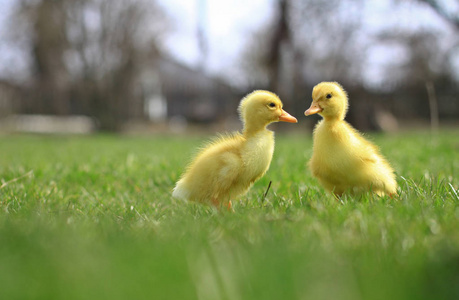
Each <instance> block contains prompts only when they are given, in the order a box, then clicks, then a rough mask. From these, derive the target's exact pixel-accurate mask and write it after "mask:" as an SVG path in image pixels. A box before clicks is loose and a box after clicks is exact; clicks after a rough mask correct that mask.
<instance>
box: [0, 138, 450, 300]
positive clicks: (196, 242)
mask: <svg viewBox="0 0 459 300" xmlns="http://www.w3.org/2000/svg"><path fill="white" fill-rule="evenodd" d="M458 136H459V132H458V131H457V130H456V131H443V132H440V134H439V135H438V136H436V137H435V139H433V140H432V138H431V136H430V134H429V133H422V132H418V133H400V134H397V135H385V136H382V135H377V136H372V137H371V139H372V140H373V141H375V142H376V143H377V144H378V145H379V146H380V147H381V150H382V152H383V153H384V154H385V156H386V157H387V158H388V159H389V160H390V161H391V162H392V164H393V166H394V168H395V169H396V170H397V173H398V182H399V185H400V187H401V192H400V194H399V195H398V196H396V197H394V198H393V199H391V198H388V197H383V198H378V197H376V196H372V195H365V196H363V197H361V198H359V199H355V198H351V197H344V198H343V199H341V201H336V200H335V199H333V197H331V196H330V195H328V194H327V193H325V192H324V190H323V189H322V188H320V187H319V186H318V184H317V182H316V181H315V180H314V179H313V178H312V177H311V175H310V173H309V171H308V170H307V168H306V166H305V165H306V162H307V160H308V158H309V157H310V155H311V137H310V136H308V135H306V134H305V135H300V134H296V135H291V136H283V135H281V134H278V135H277V139H276V150H275V155H274V159H273V162H272V165H271V168H270V170H269V172H268V173H267V174H266V175H265V177H264V178H262V179H261V180H260V181H258V182H257V183H256V184H255V185H254V187H253V188H252V189H251V190H250V192H249V193H248V194H247V195H246V196H244V197H242V198H241V199H240V201H239V202H234V203H233V204H234V209H235V212H234V213H230V212H227V211H225V210H223V211H220V212H219V211H216V210H215V209H213V208H211V207H208V206H204V205H199V204H194V203H183V202H180V201H176V200H173V199H171V196H170V194H171V190H172V188H173V186H174V183H175V181H176V180H177V179H178V177H179V176H180V174H181V172H182V171H183V168H184V166H185V165H186V163H187V162H188V161H189V158H190V156H191V155H192V154H193V152H194V151H195V149H196V148H197V147H198V146H200V145H202V143H203V142H204V141H205V139H203V138H202V137H193V136H191V137H190V136H189V137H173V136H172V137H166V136H157V137H116V136H90V137H52V136H2V137H0V180H1V182H0V186H1V189H0V299H212V300H213V299H352V300H355V299H395V300H397V299H400V300H402V299H403V300H405V299H459V284H458V282H459V195H458V194H459V191H458V187H459V178H458V176H459V139H458V138H457V137H458ZM270 181H272V187H271V189H270V191H269V193H268V195H267V197H266V199H263V193H264V192H265V191H266V188H267V186H268V183H269V182H270Z"/></svg>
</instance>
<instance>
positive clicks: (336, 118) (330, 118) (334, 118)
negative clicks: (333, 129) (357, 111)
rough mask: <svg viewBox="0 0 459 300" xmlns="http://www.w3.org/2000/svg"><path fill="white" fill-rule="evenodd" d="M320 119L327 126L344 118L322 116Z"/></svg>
mask: <svg viewBox="0 0 459 300" xmlns="http://www.w3.org/2000/svg"><path fill="white" fill-rule="evenodd" d="M322 117H323V118H324V121H325V122H327V123H328V124H334V123H339V122H342V121H343V120H344V118H343V117H341V116H322Z"/></svg>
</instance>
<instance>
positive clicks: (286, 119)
mask: <svg viewBox="0 0 459 300" xmlns="http://www.w3.org/2000/svg"><path fill="white" fill-rule="evenodd" d="M279 121H280V122H288V123H298V120H297V119H296V118H295V117H294V116H292V115H290V114H289V113H288V112H286V111H285V110H282V115H280V117H279Z"/></svg>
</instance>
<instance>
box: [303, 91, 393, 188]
mask: <svg viewBox="0 0 459 300" xmlns="http://www.w3.org/2000/svg"><path fill="white" fill-rule="evenodd" d="M347 103H348V100H347V94H346V92H345V91H344V89H343V88H342V87H341V85H339V84H338V83H334V82H323V83H320V84H318V85H317V86H316V87H314V89H313V103H312V104H311V108H310V109H308V110H307V111H306V112H305V114H306V115H309V114H310V112H311V111H312V112H313V113H314V112H317V113H319V114H320V115H321V116H322V117H323V118H324V119H323V120H322V121H320V122H319V123H318V124H317V126H316V128H315V129H314V134H313V154H312V157H311V160H310V161H309V167H310V169H311V172H312V174H313V175H314V176H315V177H316V178H317V179H318V180H319V182H320V183H321V184H322V185H323V186H324V188H325V189H327V190H328V191H330V192H333V193H334V194H337V195H341V194H343V193H344V192H350V193H353V194H359V193H362V192H365V191H370V190H371V191H374V192H375V193H377V194H379V195H383V194H395V193H396V191H397V182H396V180H395V174H394V170H393V169H392V167H391V166H390V164H389V163H388V162H387V161H386V159H385V158H384V157H383V156H382V155H381V154H380V152H379V149H378V148H377V147H376V146H375V145H373V144H372V143H371V142H369V141H367V140H366V139H365V138H364V137H363V136H362V135H361V134H360V133H359V132H358V131H357V130H355V129H354V128H353V127H352V126H351V125H349V123H347V122H346V121H344V116H345V114H346V110H347V107H348V104H347Z"/></svg>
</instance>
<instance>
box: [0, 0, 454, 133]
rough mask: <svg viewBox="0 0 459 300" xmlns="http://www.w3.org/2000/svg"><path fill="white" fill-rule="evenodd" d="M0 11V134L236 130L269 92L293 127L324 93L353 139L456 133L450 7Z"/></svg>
mask: <svg viewBox="0 0 459 300" xmlns="http://www.w3.org/2000/svg"><path fill="white" fill-rule="evenodd" d="M0 6H1V8H2V15H1V17H0V120H12V116H14V118H13V119H14V120H18V116H26V117H27V116H28V115H40V116H54V117H58V118H60V120H62V118H71V117H72V116H79V117H81V116H86V117H88V118H89V119H90V120H94V121H95V128H96V129H97V130H106V131H120V130H123V128H125V127H126V124H129V123H132V122H136V123H144V124H157V125H158V126H160V125H161V126H163V127H162V128H167V124H169V123H171V124H174V123H177V122H178V123H180V124H203V125H206V126H207V125H209V124H214V123H219V124H222V123H225V122H226V123H225V124H230V123H231V122H227V121H228V120H231V119H235V118H237V114H236V107H237V105H238V102H239V100H240V98H241V97H242V96H243V95H244V94H246V93H247V92H250V91H252V90H253V89H268V90H271V91H273V92H276V93H277V94H278V95H279V96H280V97H281V99H282V100H283V102H284V105H285V107H286V108H288V111H289V112H291V113H292V114H294V115H296V116H298V117H300V118H301V115H302V114H303V112H304V110H305V109H306V108H307V107H308V106H309V104H310V101H311V91H312V87H313V86H314V85H315V84H317V83H319V82H320V81H338V82H340V83H341V84H342V85H343V86H344V87H345V88H346V90H347V91H348V93H349V95H350V97H351V110H350V113H349V116H348V120H349V121H350V122H351V123H352V124H354V125H355V126H356V127H357V128H359V129H361V130H394V129H396V128H397V126H404V125H406V124H421V125H423V124H424V125H425V124H427V125H429V124H433V125H434V126H437V124H438V123H439V124H440V125H442V124H455V123H456V122H458V120H459V2H458V1H456V0H405V1H403V0H402V1H395V0H376V1H363V0H340V1H338V0H310V1H303V0H252V1H250V0H249V1H247V0H237V1H236V0H234V1H230V0H193V1H189V0H169V1H168V0H0ZM0 123H1V122H0ZM56 124H60V123H56ZM56 126H59V125H56ZM153 126H154V125H153Z"/></svg>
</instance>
